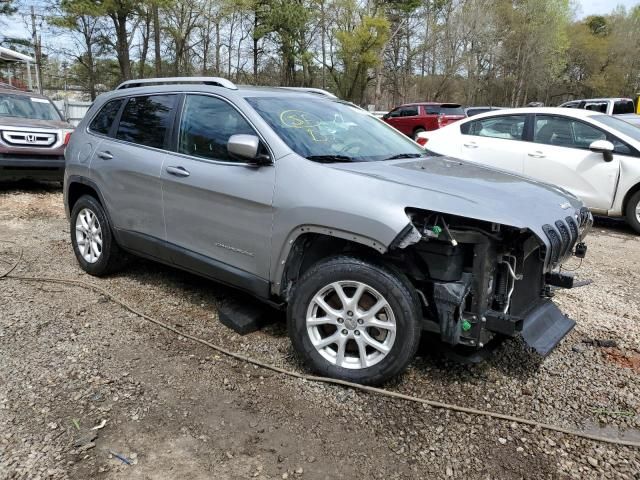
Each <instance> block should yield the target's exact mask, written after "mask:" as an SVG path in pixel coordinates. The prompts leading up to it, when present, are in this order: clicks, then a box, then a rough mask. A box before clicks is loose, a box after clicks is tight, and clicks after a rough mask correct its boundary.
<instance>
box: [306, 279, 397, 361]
mask: <svg viewBox="0 0 640 480" xmlns="http://www.w3.org/2000/svg"><path fill="white" fill-rule="evenodd" d="M307 334H308V335H309V339H310V340H311V343H312V344H313V346H314V347H315V349H316V350H317V351H318V353H320V355H322V356H323V357H324V358H325V359H326V360H327V361H329V362H330V363H332V364H333V365H337V366H338V367H343V368H353V369H358V368H367V367H371V366H373V365H375V364H376V363H378V362H380V361H381V360H382V359H384V358H385V357H386V356H387V355H388V353H389V352H390V351H391V348H393V344H394V342H395V339H396V319H395V315H394V314H393V310H392V309H391V305H389V302H388V301H387V299H386V298H384V296H383V295H382V294H380V293H379V292H377V291H376V290H375V289H374V288H372V287H371V286H369V285H367V284H365V283H362V282H353V281H339V282H334V283H330V284H329V285H327V286H325V287H324V288H322V289H321V290H320V291H319V292H318V293H316V294H315V295H314V296H313V299H312V300H311V303H310V304H309V308H308V309H307Z"/></svg>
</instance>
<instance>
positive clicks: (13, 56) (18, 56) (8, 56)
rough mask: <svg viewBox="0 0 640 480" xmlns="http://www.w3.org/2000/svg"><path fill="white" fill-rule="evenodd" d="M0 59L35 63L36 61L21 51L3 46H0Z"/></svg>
mask: <svg viewBox="0 0 640 480" xmlns="http://www.w3.org/2000/svg"><path fill="white" fill-rule="evenodd" d="M0 61H5V62H27V63H35V62H36V61H35V60H34V59H33V58H32V57H30V56H28V55H25V54H23V53H20V52H16V51H15V50H9V49H8V48H5V47H0Z"/></svg>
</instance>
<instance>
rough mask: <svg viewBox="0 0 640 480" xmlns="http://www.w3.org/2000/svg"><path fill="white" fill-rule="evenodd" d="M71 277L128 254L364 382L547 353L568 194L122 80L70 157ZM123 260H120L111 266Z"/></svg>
mask: <svg viewBox="0 0 640 480" xmlns="http://www.w3.org/2000/svg"><path fill="white" fill-rule="evenodd" d="M64 199H65V206H66V210H67V214H68V216H69V219H70V222H71V240H72V243H73V249H74V251H75V254H76V257H77V259H78V262H79V263H80V266H81V267H82V268H83V269H84V270H85V271H86V272H88V273H90V274H92V275H96V276H102V275H106V274H108V273H110V272H113V271H115V270H116V269H118V268H120V267H122V266H123V263H124V261H125V259H126V253H132V254H135V255H139V256H142V257H146V258H149V259H153V260H157V261H159V262H162V263H165V264H168V265H172V266H175V267H178V268H181V269H184V270H187V271H189V272H194V273H197V274H199V275H202V276H205V277H208V278H211V279H214V280H216V281H219V282H221V283H225V284H227V285H231V286H234V287H237V288H238V289H241V290H244V291H245V292H249V293H250V294H251V295H253V296H255V297H256V298H258V299H260V300H261V301H263V302H265V303H266V304H269V305H271V306H275V307H278V308H281V309H286V311H287V319H288V320H287V321H288V331H289V335H290V337H291V341H292V342H293V346H294V348H295V350H296V351H297V352H298V354H299V355H300V356H301V357H302V359H303V360H304V361H305V362H306V364H307V365H309V366H310V367H311V368H312V369H313V370H315V371H316V372H318V373H320V374H322V375H327V376H332V377H337V378H341V379H347V380H351V381H356V382H361V383H367V384H379V383H381V382H384V381H385V380H387V379H389V378H391V377H394V376H396V375H398V374H400V373H401V372H402V371H403V370H404V369H405V368H406V367H407V365H408V363H409V362H410V361H411V360H412V358H413V356H414V354H415V352H416V350H417V348H418V343H419V340H420V337H421V335H422V334H425V333H428V334H431V335H433V336H435V337H436V338H438V339H439V341H440V342H441V343H442V344H444V345H447V346H449V347H451V348H452V349H454V350H455V351H457V352H458V353H461V354H477V353H478V351H481V350H483V347H485V349H486V348H488V346H489V345H490V344H492V343H495V342H499V341H500V340H501V339H503V338H506V337H513V336H518V335H521V336H522V337H523V338H524V340H525V341H526V342H527V343H528V344H529V345H531V346H532V347H533V348H534V349H535V350H537V351H538V352H539V353H540V354H542V355H546V354H547V353H549V352H550V351H551V350H552V349H553V348H554V347H555V346H556V345H557V344H558V342H560V340H561V339H562V338H563V337H564V335H566V334H567V332H569V331H570V330H571V329H572V328H573V326H574V322H573V321H572V320H571V319H569V318H568V317H566V316H565V315H563V314H562V313H561V312H560V311H559V309H558V308H557V307H556V306H555V305H554V304H553V303H552V301H551V297H552V295H553V290H554V289H555V287H563V288H570V287H571V286H572V283H573V277H571V276H570V275H567V274H564V273H560V272H559V271H558V267H559V266H560V265H561V264H562V263H563V262H564V261H565V260H567V259H568V258H569V257H570V256H571V255H572V254H575V255H577V256H580V257H582V256H584V254H585V252H586V247H585V245H584V243H582V240H583V238H584V236H585V234H586V232H587V230H588V229H589V227H590V225H591V223H592V217H591V214H590V213H589V212H588V210H587V209H585V208H584V207H583V205H582V203H581V202H580V201H579V200H578V199H576V198H575V197H574V196H572V195H571V194H569V193H567V192H565V191H563V190H561V189H559V188H556V187H553V186H549V185H545V184H541V183H537V182H534V181H531V180H526V179H523V178H521V177H519V176H516V175H512V174H509V173H505V172H501V171H497V170H493V169H490V168H485V167H483V166H479V165H475V164H470V163H465V162H461V161H459V160H455V159H450V158H445V157H441V156H436V155H434V154H431V153H430V152H428V151H425V150H423V149H422V148H420V147H419V146H418V145H417V144H416V143H414V142H413V141H412V140H410V139H408V138H407V137H405V136H404V135H402V134H401V133H398V132H397V131H396V130H394V129H393V128H392V127H390V126H388V125H386V124H385V123H383V122H382V121H380V120H378V119H376V118H375V117H373V116H372V115H370V114H369V113H367V112H365V111H364V110H362V109H360V108H358V107H356V106H354V105H352V104H349V103H346V102H343V101H340V100H339V99H336V98H332V97H330V96H327V95H323V94H322V92H304V91H295V90H288V89H284V88H259V87H236V86H235V85H234V84H233V83H231V82H229V81H227V80H225V79H220V78H211V77H205V78H184V79H183V78H172V79H150V80H135V81H129V82H125V83H124V84H122V85H120V86H119V87H118V88H117V89H116V90H115V91H113V92H110V93H107V94H104V95H101V96H100V97H99V98H98V99H97V100H96V101H95V103H94V104H93V106H92V107H91V109H90V110H89V112H88V113H87V115H86V117H85V119H84V120H83V121H82V122H81V123H80V125H79V126H78V128H77V129H76V132H75V133H74V135H73V137H72V139H71V142H70V144H69V146H68V148H67V150H66V171H65V182H64ZM125 252H126V253H125Z"/></svg>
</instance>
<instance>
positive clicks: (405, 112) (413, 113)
mask: <svg viewBox="0 0 640 480" xmlns="http://www.w3.org/2000/svg"><path fill="white" fill-rule="evenodd" d="M400 116H401V117H417V116H418V107H402V108H401V109H400Z"/></svg>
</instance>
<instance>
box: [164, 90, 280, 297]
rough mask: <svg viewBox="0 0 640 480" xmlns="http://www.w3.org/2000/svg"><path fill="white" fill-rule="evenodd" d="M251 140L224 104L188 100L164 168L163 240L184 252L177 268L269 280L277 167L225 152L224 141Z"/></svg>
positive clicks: (239, 118)
mask: <svg viewBox="0 0 640 480" xmlns="http://www.w3.org/2000/svg"><path fill="white" fill-rule="evenodd" d="M235 134H250V135H255V134H256V132H255V131H254V129H253V128H252V127H251V125H250V124H249V123H248V122H247V120H246V119H245V118H244V116H243V115H241V114H240V113H239V111H238V110H237V109H236V108H235V107H234V106H232V105H231V104H230V103H229V102H227V101H226V100H223V99H221V98H218V97H215V96H210V95H202V94H188V95H186V96H185V98H184V104H183V107H182V113H181V119H180V123H179V131H178V144H177V151H178V154H177V155H174V157H173V158H172V160H171V161H170V162H165V164H164V166H163V169H162V182H163V204H164V213H165V221H166V226H167V240H168V241H169V242H170V243H171V244H174V245H175V246H177V247H179V248H180V250H181V251H182V253H181V254H180V255H177V256H176V263H178V264H182V266H184V267H187V268H192V269H196V270H197V269H198V268H197V266H195V265H196V263H197V262H205V263H206V262H209V264H210V265H212V269H221V270H220V271H219V272H217V273H215V274H214V275H213V276H216V277H217V278H219V279H220V280H223V281H226V283H231V284H238V285H239V286H243V287H246V286H247V285H246V284H245V283H243V282H244V281H245V280H246V278H245V280H242V279H240V280H239V281H236V280H238V279H237V278H234V277H237V276H243V275H245V274H247V275H248V276H252V275H253V276H257V277H260V278H262V279H268V278H269V262H270V247H271V228H272V223H273V212H272V200H273V189H274V183H275V165H267V166H261V167H256V166H252V165H249V164H247V163H244V162H241V161H238V160H236V159H234V158H232V157H231V156H230V155H229V154H228V153H227V142H228V140H229V137H231V136H232V135H235Z"/></svg>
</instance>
